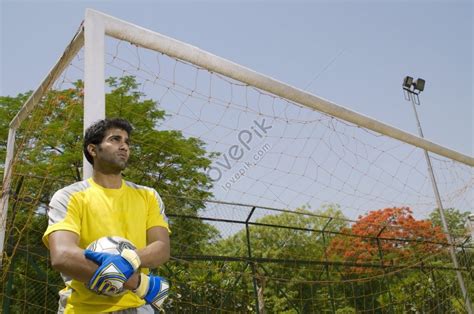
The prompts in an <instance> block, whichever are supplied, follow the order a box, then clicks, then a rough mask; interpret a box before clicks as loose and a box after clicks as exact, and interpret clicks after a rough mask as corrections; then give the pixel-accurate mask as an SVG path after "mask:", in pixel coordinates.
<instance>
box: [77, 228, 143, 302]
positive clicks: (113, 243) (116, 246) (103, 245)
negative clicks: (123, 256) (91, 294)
mask: <svg viewBox="0 0 474 314" xmlns="http://www.w3.org/2000/svg"><path fill="white" fill-rule="evenodd" d="M86 249H87V250H90V251H94V252H101V253H109V254H120V253H122V251H123V250H125V249H130V250H135V249H136V247H135V245H133V243H132V242H130V241H129V240H127V239H124V238H122V237H118V236H108V237H102V238H100V239H97V240H95V241H94V242H92V243H91V244H89V245H88V246H87V248H86ZM112 284H113V283H112ZM113 285H114V286H116V285H115V284H113ZM116 288H117V289H116V290H115V291H114V292H110V293H106V292H103V293H104V294H105V295H109V296H121V295H123V294H125V293H126V292H127V291H125V290H123V288H121V285H120V288H119V286H116Z"/></svg>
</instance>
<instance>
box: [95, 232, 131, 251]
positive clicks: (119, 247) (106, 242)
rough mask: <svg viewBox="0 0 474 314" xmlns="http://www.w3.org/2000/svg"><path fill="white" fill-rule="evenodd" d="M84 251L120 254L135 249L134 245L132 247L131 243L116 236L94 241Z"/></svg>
mask: <svg viewBox="0 0 474 314" xmlns="http://www.w3.org/2000/svg"><path fill="white" fill-rule="evenodd" d="M86 249H87V250H91V251H94V252H103V253H110V254H120V253H122V251H123V250H125V249H130V250H135V249H136V247H135V245H133V243H132V242H130V241H128V240H127V239H124V238H121V237H118V236H111V237H102V238H100V239H97V240H95V241H94V242H92V243H91V244H89V245H88V246H87V248H86Z"/></svg>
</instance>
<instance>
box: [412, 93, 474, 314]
mask: <svg viewBox="0 0 474 314" xmlns="http://www.w3.org/2000/svg"><path fill="white" fill-rule="evenodd" d="M407 92H408V95H409V96H410V100H411V104H412V107H413V112H414V113H415V118H416V123H417V127H418V133H419V135H420V137H421V138H424V137H423V130H422V129H421V124H420V119H419V118H418V112H417V111H416V106H415V104H418V105H419V104H420V99H419V97H418V94H416V93H414V92H413V91H411V90H410V91H409V90H407ZM415 96H416V98H415ZM423 152H424V153H425V159H426V163H427V165H428V173H429V174H430V179H431V184H432V186H433V192H434V194H435V198H436V203H437V205H438V210H439V215H440V217H441V223H442V225H443V230H444V233H445V234H446V239H447V240H448V244H449V254H450V255H451V260H452V262H453V265H454V268H456V269H458V268H459V263H458V259H457V257H456V251H455V250H454V241H453V239H452V238H451V234H450V233H449V228H448V224H447V222H446V217H445V215H444V207H443V203H442V202H441V196H440V194H439V190H438V184H437V183H436V178H435V176H434V172H433V167H432V165H431V159H430V155H429V154H428V151H427V150H426V149H424V150H423ZM456 277H457V279H458V283H459V286H460V288H461V292H462V296H463V299H464V302H465V303H466V309H467V312H468V313H469V314H473V311H472V304H471V300H470V299H469V295H468V293H467V290H466V285H465V284H464V278H463V277H462V274H461V271H460V270H456Z"/></svg>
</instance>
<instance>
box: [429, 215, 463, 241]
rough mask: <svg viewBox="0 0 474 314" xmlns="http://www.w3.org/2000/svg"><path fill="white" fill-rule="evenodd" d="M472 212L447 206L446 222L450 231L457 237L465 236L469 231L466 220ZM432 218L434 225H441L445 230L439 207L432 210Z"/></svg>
mask: <svg viewBox="0 0 474 314" xmlns="http://www.w3.org/2000/svg"><path fill="white" fill-rule="evenodd" d="M470 214H471V213H470V212H461V211H460V210H459V209H456V208H445V209H444V217H445V218H446V223H447V224H448V229H449V233H450V234H451V235H453V236H454V237H455V238H460V237H465V236H466V233H467V230H466V221H467V217H468V216H469V215H470ZM430 220H431V223H432V224H433V225H434V226H439V227H440V228H442V230H444V229H443V224H442V223H441V215H440V213H439V209H438V208H436V209H435V210H433V211H432V212H431V214H430Z"/></svg>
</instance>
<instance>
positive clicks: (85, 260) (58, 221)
mask: <svg viewBox="0 0 474 314" xmlns="http://www.w3.org/2000/svg"><path fill="white" fill-rule="evenodd" d="M131 132H132V127H131V125H130V124H129V123H128V121H126V120H123V119H105V120H100V121H98V122H96V123H95V124H93V125H92V126H90V127H89V128H88V129H87V130H86V133H85V136H84V154H85V156H86V158H87V160H88V161H89V162H90V163H91V164H92V165H93V175H92V177H91V178H89V179H87V180H84V181H81V182H77V183H74V184H72V185H69V186H67V187H65V188H63V189H61V190H59V191H57V192H56V193H55V194H54V196H53V198H52V199H51V202H50V206H49V210H48V216H49V226H48V229H47V230H46V232H45V233H44V235H43V242H44V244H45V245H46V246H47V247H48V248H49V250H50V253H51V264H52V266H53V268H54V269H56V270H58V271H60V272H61V275H62V277H63V279H64V282H65V284H66V288H64V289H63V290H61V291H60V293H59V295H60V300H59V309H58V313H103V312H113V313H153V312H154V310H153V308H159V307H160V306H161V303H162V302H163V300H164V298H166V296H167V293H168V283H167V281H166V279H164V278H161V277H158V276H153V275H148V273H149V272H148V268H149V267H153V268H154V267H158V266H159V265H162V264H164V263H165V262H166V261H167V260H168V259H169V256H170V241H169V232H170V230H169V225H168V219H167V218H166V215H165V210H164V205H163V202H162V200H161V198H160V196H159V195H158V193H157V192H156V191H155V190H154V189H152V188H149V187H145V186H140V185H136V184H134V183H131V182H127V181H125V180H123V179H122V175H121V172H122V170H123V169H125V168H126V166H127V162H128V158H129V156H130V149H129V137H130V133H131ZM104 236H120V237H123V238H126V239H128V240H130V241H131V242H132V243H133V244H134V245H135V246H136V248H137V249H136V250H124V251H123V252H122V254H121V255H110V254H106V253H97V252H91V251H88V250H84V249H85V248H86V247H87V246H88V245H89V244H90V243H91V242H93V241H95V240H97V239H99V238H101V237H104ZM117 292H121V293H120V294H117ZM123 292H125V293H123Z"/></svg>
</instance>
